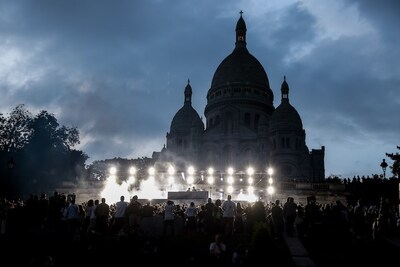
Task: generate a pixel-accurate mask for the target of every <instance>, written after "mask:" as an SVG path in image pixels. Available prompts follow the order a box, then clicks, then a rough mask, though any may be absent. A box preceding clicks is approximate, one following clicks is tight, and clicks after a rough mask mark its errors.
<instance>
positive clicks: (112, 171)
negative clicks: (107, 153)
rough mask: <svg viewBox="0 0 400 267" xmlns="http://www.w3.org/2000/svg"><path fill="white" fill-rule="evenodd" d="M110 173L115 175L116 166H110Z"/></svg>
mask: <svg viewBox="0 0 400 267" xmlns="http://www.w3.org/2000/svg"><path fill="white" fill-rule="evenodd" d="M109 172H110V174H111V175H115V174H116V173H117V168H115V167H114V166H113V167H111V168H110V170H109Z"/></svg>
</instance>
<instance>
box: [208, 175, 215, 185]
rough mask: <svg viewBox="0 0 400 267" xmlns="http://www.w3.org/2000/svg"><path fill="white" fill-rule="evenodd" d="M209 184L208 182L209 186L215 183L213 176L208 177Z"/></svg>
mask: <svg viewBox="0 0 400 267" xmlns="http://www.w3.org/2000/svg"><path fill="white" fill-rule="evenodd" d="M207 182H208V184H213V183H214V177H213V176H208V178H207Z"/></svg>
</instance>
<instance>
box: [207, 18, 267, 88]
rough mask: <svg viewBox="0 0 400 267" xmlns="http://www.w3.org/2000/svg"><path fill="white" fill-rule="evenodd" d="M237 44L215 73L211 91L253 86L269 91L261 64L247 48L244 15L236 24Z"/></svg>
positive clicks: (265, 74)
mask: <svg viewBox="0 0 400 267" xmlns="http://www.w3.org/2000/svg"><path fill="white" fill-rule="evenodd" d="M235 31H236V43H235V49H234V50H233V52H232V53H231V54H230V55H229V56H227V57H226V58H225V59H224V60H223V61H222V62H221V64H219V66H218V68H217V70H216V71H215V73H214V77H213V79H212V83H211V89H215V88H218V87H221V86H232V85H239V84H242V85H252V86H256V87H261V88H265V89H267V90H268V89H269V81H268V76H267V73H266V72H265V70H264V68H263V66H262V65H261V63H260V62H259V61H258V60H257V59H256V58H255V57H254V56H253V55H252V54H250V53H249V51H248V50H247V48H246V31H247V29H246V23H245V22H244V19H243V17H242V15H240V18H239V20H238V22H237V23H236V29H235Z"/></svg>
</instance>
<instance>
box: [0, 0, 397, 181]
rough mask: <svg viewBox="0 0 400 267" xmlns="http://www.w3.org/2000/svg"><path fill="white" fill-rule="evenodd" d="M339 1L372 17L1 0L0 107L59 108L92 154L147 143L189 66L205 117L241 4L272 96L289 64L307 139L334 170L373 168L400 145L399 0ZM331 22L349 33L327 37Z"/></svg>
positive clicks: (286, 9) (282, 9) (287, 9)
mask: <svg viewBox="0 0 400 267" xmlns="http://www.w3.org/2000/svg"><path fill="white" fill-rule="evenodd" d="M340 3H342V5H343V6H342V10H352V9H350V7H354V5H355V7H356V9H355V10H356V11H358V13H357V14H355V16H357V18H356V19H357V20H356V22H357V23H360V25H361V26H362V27H364V26H365V27H369V28H368V30H366V31H365V32H359V33H357V32H356V29H358V28H357V27H361V26H359V25H346V27H347V28H346V29H341V28H339V29H336V28H337V27H339V26H336V24H338V25H341V23H339V22H340V17H339V16H338V18H337V19H336V21H335V19H333V20H332V21H329V23H331V24H330V25H328V26H327V25H325V27H326V28H325V29H326V31H325V32H324V31H322V32H321V28H320V27H321V21H320V18H319V17H318V16H316V12H323V11H315V10H310V7H309V6H306V5H304V3H303V2H295V1H293V2H292V3H290V2H289V4H288V3H286V2H285V3H277V4H274V3H270V4H269V6H268V8H267V7H264V5H262V4H261V2H258V1H252V2H247V1H243V2H238V3H235V5H241V7H240V8H236V6H233V5H228V4H226V3H223V2H220V1H217V2H216V1H211V0H207V1H200V2H199V3H197V2H196V3H193V2H190V1H183V0H180V1H174V2H173V3H172V2H170V1H160V0H158V1H157V0H154V1H118V2H115V1H78V0H77V1H50V0H47V1H45V0H41V1H2V2H1V3H0V10H2V12H1V13H0V52H1V53H2V54H3V57H2V59H0V88H1V89H0V90H1V91H2V93H3V96H4V97H3V98H1V99H0V111H1V112H2V113H7V112H9V111H10V110H11V109H12V108H13V107H15V106H16V105H17V104H20V103H25V104H26V105H27V107H28V108H32V109H33V110H41V109H44V110H48V111H49V112H53V113H56V115H57V118H59V120H60V122H61V123H62V124H65V125H68V126H76V127H78V129H79V130H80V132H81V141H82V144H81V147H80V148H81V149H82V150H84V151H85V152H86V153H88V155H89V156H90V160H96V159H105V158H111V157H116V156H121V157H128V156H129V157H138V156H151V153H152V152H153V151H154V150H156V151H157V150H158V151H159V150H160V149H161V148H162V145H163V144H164V143H165V134H166V132H167V131H169V127H170V123H171V120H172V118H173V116H174V114H175V113H176V112H177V110H179V108H180V107H181V106H182V105H183V90H184V88H185V86H186V83H187V79H190V81H191V85H192V88H193V106H194V108H195V109H196V110H197V111H198V112H199V114H200V116H203V112H204V107H205V104H206V94H207V91H208V89H209V88H210V85H211V80H212V76H213V74H214V71H215V70H216V68H217V67H218V65H219V63H220V62H221V61H222V60H223V59H224V58H225V57H226V56H227V55H228V54H229V53H231V51H232V50H233V48H234V38H235V32H234V30H235V26H236V21H237V18H238V16H239V14H238V11H239V10H240V9H243V10H244V11H245V13H244V18H245V20H246V23H247V28H248V39H247V40H248V48H249V50H250V52H251V53H252V54H253V55H254V56H255V57H257V58H258V59H259V61H260V62H261V63H262V64H263V66H264V68H265V70H266V71H267V73H268V77H269V79H270V84H271V87H272V89H273V91H274V94H275V102H274V104H275V106H277V105H279V103H280V91H279V90H280V85H281V83H282V80H283V76H284V75H286V76H287V80H288V82H289V86H290V89H291V90H290V101H291V103H292V104H293V105H294V106H295V107H296V109H297V110H298V111H299V113H300V115H301V116H302V119H303V124H304V127H305V129H306V132H307V142H308V146H309V148H310V149H311V148H319V147H320V146H322V145H324V146H326V151H327V154H326V170H327V175H329V174H331V173H335V174H343V175H345V176H349V175H352V174H353V173H358V174H371V173H376V172H379V162H380V160H381V158H382V157H384V153H385V152H391V151H393V150H395V147H396V145H400V144H398V135H397V133H398V132H400V121H399V119H398V118H397V116H395V114H397V113H396V109H398V108H397V107H398V106H399V103H400V100H399V94H398V93H397V91H398V88H399V86H400V78H399V77H400V75H399V74H400V67H399V65H398V62H399V60H400V52H399V49H398V45H399V42H400V41H399V38H400V37H399V36H400V33H399V28H398V27H397V25H399V17H398V15H397V11H398V10H400V9H399V4H398V1H385V4H380V3H379V2H376V1H372V0H371V1H343V2H340ZM315 4H317V5H321V4H320V2H317V3H315ZM275 5H280V6H278V7H275ZM326 5H330V3H329V2H327V3H326ZM236 9H237V10H236ZM332 12H334V11H332ZM338 15H340V14H338ZM353 26H354V30H353V31H352V29H353ZM356 26H357V27H356ZM330 27H332V28H334V29H335V30H336V31H333V30H332V32H334V33H336V32H339V33H340V31H343V32H345V34H337V35H335V36H330V35H329V34H328V33H329V32H330V30H331V28H330ZM349 32H350V33H352V32H354V34H350V33H349ZM324 33H325V34H326V35H327V36H323V34H324ZM396 142H397V143H396Z"/></svg>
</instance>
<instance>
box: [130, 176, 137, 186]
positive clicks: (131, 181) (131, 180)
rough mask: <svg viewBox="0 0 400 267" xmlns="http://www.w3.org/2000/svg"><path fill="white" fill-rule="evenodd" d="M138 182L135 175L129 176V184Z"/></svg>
mask: <svg viewBox="0 0 400 267" xmlns="http://www.w3.org/2000/svg"><path fill="white" fill-rule="evenodd" d="M135 182H136V179H135V176H132V175H131V176H129V178H128V184H134V183H135Z"/></svg>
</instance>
